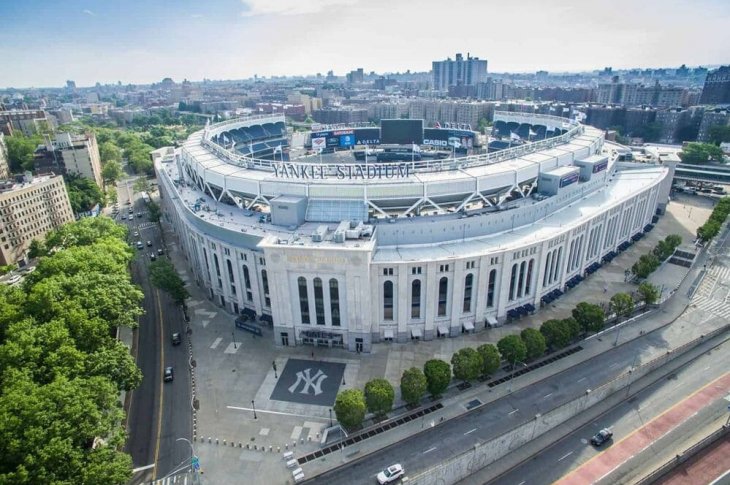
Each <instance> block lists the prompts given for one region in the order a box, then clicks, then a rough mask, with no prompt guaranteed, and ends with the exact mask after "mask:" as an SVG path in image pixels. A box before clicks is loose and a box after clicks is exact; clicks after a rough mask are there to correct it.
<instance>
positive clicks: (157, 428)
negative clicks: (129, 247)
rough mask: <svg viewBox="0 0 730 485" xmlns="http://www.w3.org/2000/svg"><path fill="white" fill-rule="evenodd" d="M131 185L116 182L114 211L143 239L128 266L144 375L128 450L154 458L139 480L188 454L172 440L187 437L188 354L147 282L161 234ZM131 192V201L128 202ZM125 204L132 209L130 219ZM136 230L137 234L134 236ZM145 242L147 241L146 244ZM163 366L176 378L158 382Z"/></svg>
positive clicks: (175, 311)
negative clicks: (138, 297) (139, 309)
mask: <svg viewBox="0 0 730 485" xmlns="http://www.w3.org/2000/svg"><path fill="white" fill-rule="evenodd" d="M131 185H132V181H131V180H125V181H122V182H120V183H119V184H118V191H117V193H118V198H119V207H120V214H119V215H120V216H121V215H125V216H126V217H127V219H126V220H121V217H120V218H119V219H118V221H119V222H120V223H123V224H126V225H127V226H128V227H129V232H130V237H129V241H130V243H136V242H137V241H142V243H143V244H144V248H143V249H141V250H138V249H136V248H135V251H137V256H136V257H135V259H134V261H133V262H132V265H131V270H132V278H133V281H134V282H135V283H136V284H137V285H139V286H140V287H141V289H142V291H143V293H144V295H145V296H144V301H143V302H142V306H143V308H144V311H145V314H144V315H143V316H142V317H140V321H139V328H138V329H137V330H136V331H135V332H134V347H133V348H134V351H135V352H136V357H137V365H138V366H139V367H140V369H141V371H142V374H143V379H142V383H141V384H140V386H139V387H138V388H137V389H135V390H134V391H133V392H132V394H131V401H130V409H129V415H128V420H127V430H128V433H129V439H128V440H127V451H128V452H129V453H130V454H131V455H132V462H133V464H134V467H135V468H139V467H146V466H149V465H152V464H155V463H157V466H156V467H152V468H149V469H146V470H144V471H142V472H140V473H138V474H136V475H135V479H134V481H133V482H134V483H141V482H144V481H149V480H153V479H155V478H161V477H164V476H165V475H167V474H168V473H170V472H171V471H173V470H174V469H176V468H178V467H179V466H180V464H181V463H183V462H184V461H185V460H187V459H189V457H190V447H189V445H188V444H187V443H185V442H184V441H180V442H178V441H177V439H178V438H185V439H188V440H190V439H191V435H192V412H191V408H190V400H191V395H190V373H189V371H188V359H189V354H188V350H187V336H186V335H185V334H184V322H183V320H182V314H181V312H180V309H179V307H178V306H177V305H176V304H175V303H174V302H173V301H172V300H171V299H170V298H169V296H168V295H167V294H166V293H164V292H162V291H160V290H158V289H156V288H155V287H153V286H152V285H151V283H150V282H149V274H148V267H149V263H150V261H151V258H150V254H151V253H155V254H156V251H157V249H158V248H163V250H164V244H163V240H162V235H161V233H160V230H159V227H158V225H157V224H154V223H151V222H150V221H149V219H148V217H147V212H146V207H145V204H144V202H143V201H142V200H141V198H140V197H135V194H133V193H132V189H131ZM127 187H128V188H127ZM136 195H138V194H136ZM130 196H132V204H131V205H127V204H126V202H127V201H128V200H129V197H130ZM129 207H131V208H132V209H133V210H134V216H133V217H132V218H131V219H130V218H129V216H130V214H129V213H128V208H129ZM137 213H141V214H142V217H137V216H136V215H137ZM135 231H137V232H138V233H139V236H137V237H135V236H133V234H134V232H135ZM147 241H150V242H151V244H152V245H151V246H147ZM165 252H166V251H165ZM163 257H164V256H163ZM173 332H180V333H181V335H182V337H183V341H182V345H179V346H173V345H172V341H171V338H170V337H171V334H172V333H173ZM167 366H172V367H173V369H174V371H175V379H174V380H173V382H167V383H165V382H163V381H162V372H163V369H164V367H167Z"/></svg>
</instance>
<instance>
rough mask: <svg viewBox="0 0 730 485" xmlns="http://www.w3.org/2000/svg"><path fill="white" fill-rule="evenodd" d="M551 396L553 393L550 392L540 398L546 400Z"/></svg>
mask: <svg viewBox="0 0 730 485" xmlns="http://www.w3.org/2000/svg"><path fill="white" fill-rule="evenodd" d="M552 395H553V393H552V392H551V393H550V394H545V395H544V396H543V397H542V398H543V399H547V398H549V397H550V396H552Z"/></svg>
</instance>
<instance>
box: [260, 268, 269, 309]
mask: <svg viewBox="0 0 730 485" xmlns="http://www.w3.org/2000/svg"><path fill="white" fill-rule="evenodd" d="M261 286H263V287H264V306H266V307H270V306H271V298H270V297H269V276H268V275H267V274H266V270H265V269H262V270H261Z"/></svg>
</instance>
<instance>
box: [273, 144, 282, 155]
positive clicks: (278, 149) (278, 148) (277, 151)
mask: <svg viewBox="0 0 730 485" xmlns="http://www.w3.org/2000/svg"><path fill="white" fill-rule="evenodd" d="M274 153H281V144H279V145H278V146H276V147H274Z"/></svg>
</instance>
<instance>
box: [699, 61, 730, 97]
mask: <svg viewBox="0 0 730 485" xmlns="http://www.w3.org/2000/svg"><path fill="white" fill-rule="evenodd" d="M700 103H701V104H730V66H722V67H721V68H719V69H715V70H714V71H712V72H709V73H708V74H707V77H706V78H705V87H704V88H703V89H702V97H700Z"/></svg>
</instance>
